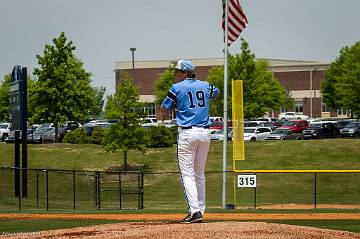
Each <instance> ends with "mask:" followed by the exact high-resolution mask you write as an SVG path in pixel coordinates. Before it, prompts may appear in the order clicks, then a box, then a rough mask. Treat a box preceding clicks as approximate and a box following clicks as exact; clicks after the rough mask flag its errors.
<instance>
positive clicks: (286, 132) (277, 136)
mask: <svg viewBox="0 0 360 239" xmlns="http://www.w3.org/2000/svg"><path fill="white" fill-rule="evenodd" d="M303 138H304V136H303V134H302V133H294V132H292V131H291V130H290V129H281V128H278V129H275V130H274V131H273V132H271V133H270V135H269V136H267V138H266V139H265V140H291V139H296V140H302V139H303Z"/></svg>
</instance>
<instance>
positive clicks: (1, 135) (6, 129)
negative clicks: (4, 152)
mask: <svg viewBox="0 0 360 239" xmlns="http://www.w3.org/2000/svg"><path fill="white" fill-rule="evenodd" d="M10 133H11V123H1V124H0V139H1V141H5V139H6V138H7V137H8V136H9V135H10Z"/></svg>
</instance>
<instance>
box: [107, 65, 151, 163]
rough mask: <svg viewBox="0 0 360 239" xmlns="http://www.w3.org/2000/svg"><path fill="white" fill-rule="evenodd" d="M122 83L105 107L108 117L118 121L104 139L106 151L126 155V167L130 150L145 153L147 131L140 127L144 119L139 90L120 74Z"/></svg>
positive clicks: (126, 76)
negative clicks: (119, 152)
mask: <svg viewBox="0 0 360 239" xmlns="http://www.w3.org/2000/svg"><path fill="white" fill-rule="evenodd" d="M120 74H121V75H120V76H121V79H122V80H121V82H120V83H119V85H118V87H117V90H116V93H115V94H114V95H110V96H109V97H108V100H107V104H106V107H105V113H106V117H107V118H110V119H118V120H119V122H118V123H117V124H116V125H112V126H111V128H110V129H109V131H108V132H107V134H106V135H105V138H104V144H105V149H106V150H108V151H112V152H116V151H121V152H123V154H124V166H125V167H126V166H127V152H128V151H129V150H132V149H134V150H140V151H143V150H144V148H145V131H144V129H143V128H141V127H140V121H141V118H143V117H144V112H143V111H142V105H143V104H142V103H140V102H139V99H140V97H139V88H138V87H137V86H135V85H134V84H133V82H132V80H131V79H130V76H129V75H128V74H126V73H124V72H120Z"/></svg>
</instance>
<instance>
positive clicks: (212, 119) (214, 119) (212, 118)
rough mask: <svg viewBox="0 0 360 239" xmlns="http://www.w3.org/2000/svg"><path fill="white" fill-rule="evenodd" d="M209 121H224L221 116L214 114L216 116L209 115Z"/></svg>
mask: <svg viewBox="0 0 360 239" xmlns="http://www.w3.org/2000/svg"><path fill="white" fill-rule="evenodd" d="M210 120H211V122H218V121H224V119H223V117H220V116H216V117H210Z"/></svg>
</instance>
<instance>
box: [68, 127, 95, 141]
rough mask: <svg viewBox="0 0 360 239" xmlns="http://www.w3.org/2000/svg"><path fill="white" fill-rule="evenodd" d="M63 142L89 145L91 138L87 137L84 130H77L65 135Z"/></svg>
mask: <svg viewBox="0 0 360 239" xmlns="http://www.w3.org/2000/svg"><path fill="white" fill-rule="evenodd" d="M63 142H64V143H69V144H87V143H90V142H91V138H90V136H88V135H86V133H85V131H84V129H83V128H77V129H76V130H74V131H71V132H68V133H67V134H66V135H65V137H64V139H63Z"/></svg>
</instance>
